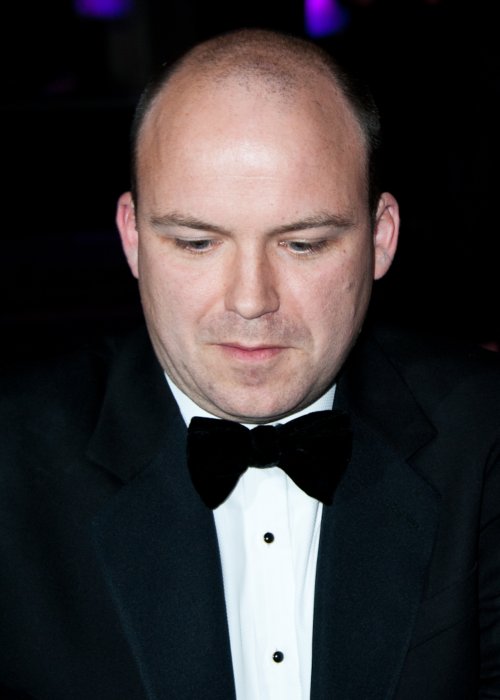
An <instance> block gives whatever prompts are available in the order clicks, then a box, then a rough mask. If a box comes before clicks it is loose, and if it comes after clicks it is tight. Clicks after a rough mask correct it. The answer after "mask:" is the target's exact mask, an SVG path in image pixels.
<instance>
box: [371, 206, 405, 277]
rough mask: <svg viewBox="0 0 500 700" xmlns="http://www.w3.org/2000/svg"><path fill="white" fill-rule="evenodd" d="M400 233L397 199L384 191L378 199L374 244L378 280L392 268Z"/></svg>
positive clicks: (375, 268)
mask: <svg viewBox="0 0 500 700" xmlns="http://www.w3.org/2000/svg"><path fill="white" fill-rule="evenodd" d="M398 235H399V206H398V203H397V201H396V199H395V198H394V197H393V196H392V194H389V192H384V193H383V194H382V195H381V196H380V199H379V201H378V206H377V216H376V219H375V228H374V231H373V246H374V252H375V261H374V269H373V278H374V279H376V280H378V279H380V278H381V277H383V276H384V275H385V273H386V272H387V270H388V269H389V268H390V266H391V263H392V261H393V258H394V254H395V253H396V248H397V245H398Z"/></svg>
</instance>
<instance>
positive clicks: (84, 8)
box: [74, 0, 133, 19]
mask: <svg viewBox="0 0 500 700" xmlns="http://www.w3.org/2000/svg"><path fill="white" fill-rule="evenodd" d="M132 5H133V0H74V8H75V11H76V12H77V14H79V15H81V16H82V17H89V18H91V19H121V18H122V17H126V16H127V15H128V14H129V13H130V11H131V10H132Z"/></svg>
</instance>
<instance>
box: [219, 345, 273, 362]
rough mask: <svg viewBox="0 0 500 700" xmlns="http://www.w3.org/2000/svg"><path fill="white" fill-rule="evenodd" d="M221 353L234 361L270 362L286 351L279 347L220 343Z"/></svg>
mask: <svg viewBox="0 0 500 700" xmlns="http://www.w3.org/2000/svg"><path fill="white" fill-rule="evenodd" d="M217 347H219V348H220V349H221V350H222V352H223V353H224V354H225V355H226V356H227V357H230V358H232V359H234V360H240V361H243V362H265V361H266V360H272V359H274V358H275V357H277V356H278V355H280V354H281V353H282V352H284V351H285V350H286V347H284V346H281V345H257V346H249V345H240V344H239V343H220V344H218V345H217Z"/></svg>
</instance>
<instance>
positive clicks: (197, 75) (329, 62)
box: [131, 30, 380, 213]
mask: <svg viewBox="0 0 500 700" xmlns="http://www.w3.org/2000/svg"><path fill="white" fill-rule="evenodd" d="M228 82H231V83H233V84H234V83H237V84H238V85H239V86H241V87H242V88H246V89H248V90H250V89H256V88H257V89H258V90H259V92H260V93H261V94H262V93H263V92H264V93H268V94H269V95H270V96H273V97H274V98H277V99H278V100H279V101H280V102H283V103H287V102H290V101H293V100H295V99H296V96H297V95H298V94H299V93H304V91H305V90H307V91H308V92H309V93H311V97H312V99H314V91H316V93H317V94H318V95H319V94H321V91H322V86H324V85H325V84H327V86H328V87H330V88H332V89H333V90H334V91H335V92H336V93H337V95H338V99H339V100H341V101H345V102H346V103H347V105H348V108H349V110H350V112H351V113H352V117H353V118H354V119H355V120H356V121H357V123H358V126H359V127H360V131H361V135H362V138H363V140H364V146H365V153H366V181H367V191H368V197H369V206H370V210H371V211H372V212H373V213H374V210H375V207H376V203H377V200H378V195H379V190H378V186H377V183H376V175H375V155H376V151H377V148H378V144H379V131H380V124H379V115H378V111H377V108H376V105H375V103H374V101H373V99H372V97H371V95H370V94H369V92H368V91H367V90H366V89H364V87H362V86H360V85H359V84H358V83H357V82H356V81H355V80H354V79H352V78H351V77H350V76H349V75H347V74H346V73H345V72H344V71H343V70H342V69H341V68H340V67H339V66H338V65H337V64H336V63H335V62H334V61H333V59H332V58H331V57H330V56H329V54H327V53H326V52H324V51H323V50H322V49H320V48H319V47H318V46H316V45H315V44H312V43H310V42H307V41H304V40H302V39H299V38H296V37H292V36H288V35H284V34H280V33H277V32H271V31H265V30H239V31H235V32H230V33H228V34H224V35H221V36H218V37H215V38H213V39H210V40H208V41H206V42H204V43H202V44H199V45H197V46H195V47H194V48H193V49H191V50H190V51H189V52H188V53H186V54H185V55H184V56H182V57H181V58H180V59H178V60H177V61H176V62H175V63H174V64H172V65H170V66H166V67H164V68H163V70H162V71H161V73H160V74H159V75H158V76H157V77H156V78H155V79H154V80H153V81H152V82H151V83H150V84H149V85H148V87H147V88H146V90H145V91H144V93H143V95H142V96H141V99H140V101H139V104H138V106H137V109H136V113H135V117H134V122H133V129H132V164H131V165H132V168H131V170H132V194H133V197H134V200H135V201H136V204H137V203H138V195H139V187H138V181H137V180H138V162H139V155H140V150H141V142H142V133H143V130H144V128H145V127H146V125H147V122H148V121H149V118H148V115H150V114H151V113H152V112H153V111H154V108H155V106H157V105H158V103H159V102H161V103H162V108H163V107H164V105H165V104H168V103H166V102H165V100H164V99H163V98H164V96H165V94H166V93H167V92H174V93H177V94H180V92H182V90H183V88H186V87H189V91H190V92H191V94H193V93H195V92H196V91H197V90H200V91H204V90H205V89H207V86H208V88H209V89H210V86H212V87H213V88H216V87H217V86H219V87H220V86H222V85H223V84H225V83H228ZM167 108H168V107H167Z"/></svg>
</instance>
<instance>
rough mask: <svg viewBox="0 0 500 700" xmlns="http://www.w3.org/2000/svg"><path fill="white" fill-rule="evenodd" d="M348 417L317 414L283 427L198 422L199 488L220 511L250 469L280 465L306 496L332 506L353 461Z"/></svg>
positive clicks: (193, 435) (193, 463)
mask: <svg viewBox="0 0 500 700" xmlns="http://www.w3.org/2000/svg"><path fill="white" fill-rule="evenodd" d="M351 442H352V437H351V431H350V428H349V418H348V416H347V415H346V414H345V413H342V412H340V411H317V412H315V413H308V414H306V415H305V416H302V417H301V418H296V419H295V420H292V421H289V422H288V423H284V424H283V425H278V426H272V425H258V426H257V427H256V428H251V429H249V428H246V427H245V426H244V425H240V423H236V422H233V421H228V420H219V419H216V418H193V419H192V421H191V423H190V425H189V429H188V442H187V459H188V467H189V471H190V473H191V479H192V481H193V484H194V487H195V489H196V490H197V491H198V493H199V494H200V496H201V498H202V500H203V501H204V503H205V504H206V505H207V506H208V507H209V508H217V506H219V505H220V504H221V503H223V501H225V500H226V498H227V497H228V496H229V494H230V493H231V491H232V490H233V489H234V487H235V486H236V484H237V483H238V479H239V478H240V476H241V475H242V474H243V473H244V472H245V471H246V469H247V467H260V468H263V467H272V466H278V467H281V469H283V471H285V472H286V473H287V474H288V476H289V477H290V478H291V479H293V481H294V482H295V483H296V484H297V486H299V487H300V488H301V489H302V490H303V491H305V493H307V494H308V495H309V496H312V497H313V498H316V499H317V500H318V501H322V502H323V503H326V504H328V505H330V504H331V503H332V501H333V492H334V490H335V487H336V486H337V484H338V482H339V480H340V477H341V475H342V473H343V471H344V469H345V467H346V466H347V464H348V462H349V459H350V456H351Z"/></svg>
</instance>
